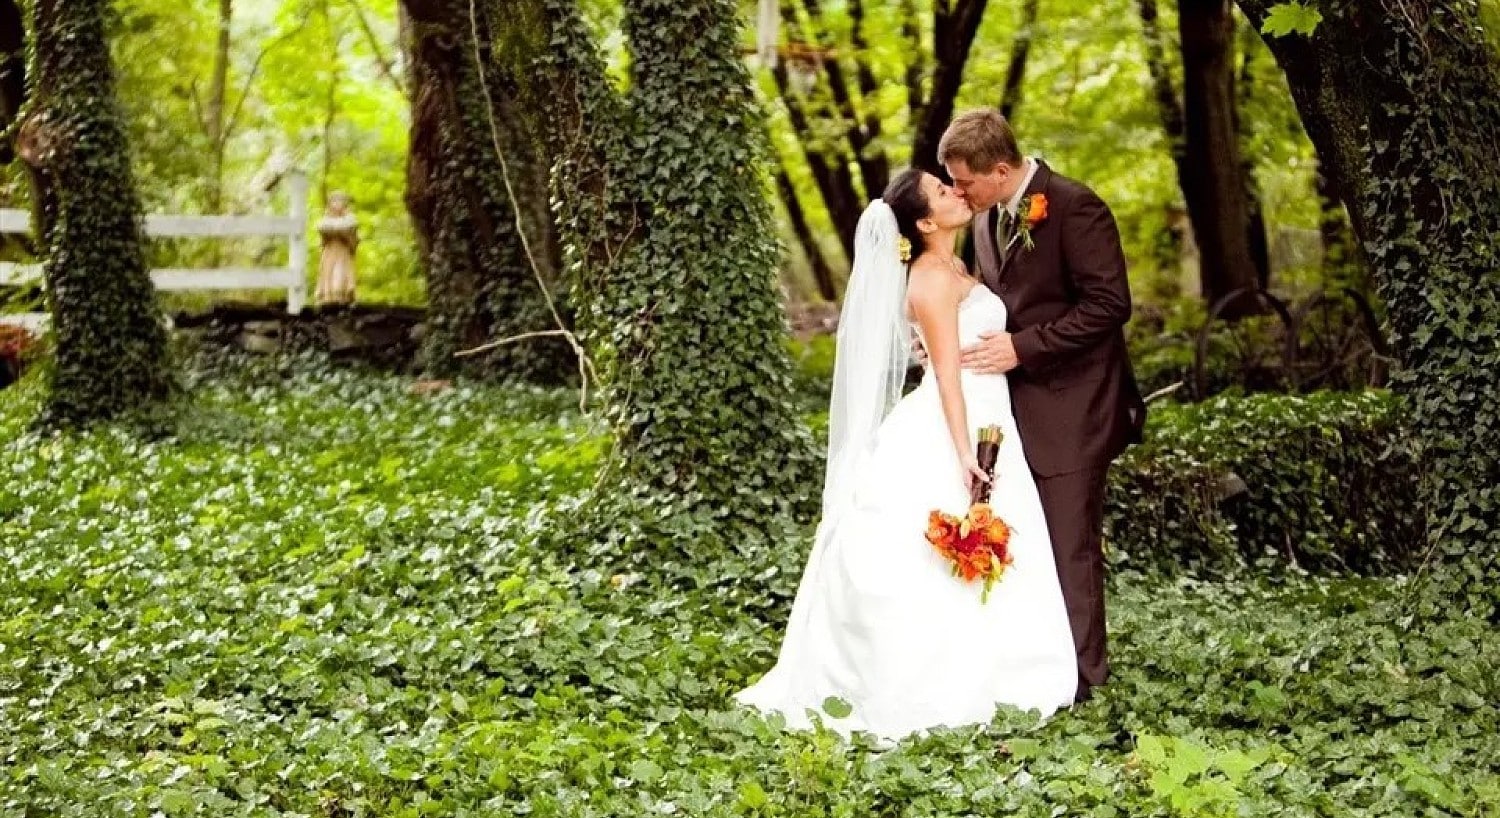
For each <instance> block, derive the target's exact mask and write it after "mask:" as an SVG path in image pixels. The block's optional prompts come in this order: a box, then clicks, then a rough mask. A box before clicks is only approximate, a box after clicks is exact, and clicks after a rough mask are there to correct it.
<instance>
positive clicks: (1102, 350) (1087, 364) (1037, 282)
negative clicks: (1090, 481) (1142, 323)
mask: <svg viewBox="0 0 1500 818" xmlns="http://www.w3.org/2000/svg"><path fill="white" fill-rule="evenodd" d="M1026 193H1027V195H1034V194H1037V193H1041V194H1043V195H1044V196H1045V197H1046V199H1047V215H1046V218H1045V219H1043V220H1042V221H1041V222H1040V223H1038V224H1036V226H1034V227H1033V228H1032V230H1031V237H1032V241H1033V243H1034V246H1033V247H1032V249H1026V248H1025V247H1024V246H1023V242H1022V240H1021V239H1019V238H1017V239H1016V240H1015V241H1014V242H1013V243H1011V244H1010V245H1009V248H1010V249H1009V251H1008V252H1006V253H1005V254H1004V255H1003V257H1002V252H1001V248H1000V247H999V246H998V245H997V244H996V239H995V237H996V235H997V232H998V231H999V229H1000V228H999V226H998V221H999V217H1000V214H1001V212H1002V211H1003V210H1004V204H1003V203H1002V204H999V205H996V206H995V207H993V208H991V209H990V210H988V211H985V212H983V213H980V214H979V216H978V218H976V219H975V220H974V254H975V258H974V261H975V262H976V263H977V264H978V267H979V272H980V275H981V277H982V278H983V280H984V283H985V285H987V286H988V287H989V288H990V289H991V290H994V291H995V293H996V294H997V295H999V296H1000V299H1001V300H1002V301H1004V302H1005V306H1006V309H1007V311H1008V312H1009V314H1010V315H1009V318H1008V326H1007V327H1006V329H1007V330H1008V331H1009V332H1010V333H1011V334H1012V336H1013V341H1014V343H1015V348H1016V353H1017V356H1018V357H1019V358H1020V361H1021V363H1020V368H1019V369H1017V370H1016V371H1014V372H1012V373H1011V377H1010V394H1011V402H1012V404H1013V407H1014V411H1015V415H1016V425H1017V426H1018V428H1019V429H1020V433H1021V439H1022V440H1023V441H1024V443H1025V451H1026V459H1027V460H1028V461H1029V462H1030V465H1031V469H1032V471H1033V472H1035V473H1036V474H1037V475H1039V476H1041V477H1051V476H1055V475H1060V474H1068V473H1071V472H1076V471H1081V470H1084V469H1092V468H1102V467H1104V466H1106V465H1108V464H1109V462H1110V461H1111V460H1113V459H1114V458H1115V457H1116V456H1117V455H1119V453H1120V452H1121V451H1122V450H1123V449H1124V448H1125V446H1126V445H1127V444H1128V443H1129V442H1132V441H1135V440H1139V439H1140V430H1141V427H1142V426H1143V425H1144V424H1145V419H1146V407H1145V404H1144V403H1143V402H1142V401H1141V394H1140V390H1139V388H1138V387H1137V386H1136V382H1135V376H1134V374H1133V372H1132V371H1131V367H1130V359H1129V357H1128V356H1127V354H1126V349H1125V333H1124V329H1123V328H1124V326H1125V322H1126V321H1127V320H1128V319H1129V318H1130V287H1129V285H1128V284H1127V282H1126V277H1125V257H1124V254H1123V252H1122V251H1121V249H1120V234H1119V230H1118V229H1117V228H1116V227H1115V220H1114V216H1113V215H1111V213H1110V211H1109V208H1108V207H1107V206H1106V205H1105V204H1104V202H1103V201H1101V200H1100V199H1099V197H1098V196H1096V195H1095V194H1094V192H1093V191H1092V190H1089V189H1088V188H1087V187H1085V186H1084V185H1082V184H1080V183H1078V182H1075V181H1073V180H1072V179H1069V178H1067V177H1065V176H1062V175H1061V174H1057V173H1054V172H1053V171H1052V169H1051V168H1049V167H1047V165H1046V164H1045V163H1043V164H1041V166H1040V167H1038V168H1037V172H1036V174H1035V175H1034V176H1033V177H1032V180H1031V183H1030V184H1029V185H1028V186H1027V188H1026ZM1064 235H1067V236H1069V240H1068V241H1066V242H1064V241H1063V240H1062V237H1063V236H1064Z"/></svg>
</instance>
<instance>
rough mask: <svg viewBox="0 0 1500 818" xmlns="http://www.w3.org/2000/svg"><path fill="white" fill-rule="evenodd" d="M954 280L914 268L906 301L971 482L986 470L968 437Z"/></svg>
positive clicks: (967, 418)
mask: <svg viewBox="0 0 1500 818" xmlns="http://www.w3.org/2000/svg"><path fill="white" fill-rule="evenodd" d="M952 282H953V278H952V276H951V275H949V274H948V273H947V272H945V271H940V270H919V269H916V268H913V269H912V272H911V282H910V284H909V285H908V288H907V300H908V302H910V304H911V308H912V312H913V313H915V315H916V317H917V324H918V325H919V326H921V328H922V337H923V338H924V339H925V341H926V344H927V355H928V360H929V364H928V365H929V366H930V367H931V368H932V371H933V373H934V374H935V375H936V377H937V385H938V396H939V398H940V399H941V401H942V404H943V417H944V418H945V419H946V420H947V421H948V434H949V436H950V437H951V438H952V440H953V448H954V451H956V452H957V453H958V462H959V463H960V464H961V465H962V467H963V471H964V472H965V479H966V481H967V482H968V483H969V484H971V485H972V483H973V481H974V479H976V477H977V478H978V479H983V474H984V473H983V472H982V471H980V470H979V465H978V462H977V461H976V459H975V455H974V443H973V441H971V440H970V439H969V415H968V409H967V407H966V406H965V405H964V392H963V385H962V383H961V382H960V380H959V373H960V372H961V369H960V367H959V364H958V361H959V347H958V305H959V301H960V299H961V296H962V294H961V293H955V292H954V291H955V289H956V287H954V286H953V283H952Z"/></svg>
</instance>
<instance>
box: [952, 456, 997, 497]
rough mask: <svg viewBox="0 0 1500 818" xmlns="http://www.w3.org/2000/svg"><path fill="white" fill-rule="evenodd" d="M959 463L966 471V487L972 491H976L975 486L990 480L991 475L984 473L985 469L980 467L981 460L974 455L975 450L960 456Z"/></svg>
mask: <svg viewBox="0 0 1500 818" xmlns="http://www.w3.org/2000/svg"><path fill="white" fill-rule="evenodd" d="M959 463H960V465H961V466H962V468H963V472H964V488H966V489H968V490H969V491H970V493H972V492H973V491H974V486H976V485H978V484H980V483H988V482H990V476H989V475H988V474H985V473H984V469H981V468H979V460H978V459H977V458H975V457H974V453H973V452H967V453H965V454H964V455H963V456H962V457H960V458H959Z"/></svg>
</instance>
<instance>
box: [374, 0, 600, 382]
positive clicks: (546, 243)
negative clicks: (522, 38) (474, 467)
mask: <svg viewBox="0 0 1500 818" xmlns="http://www.w3.org/2000/svg"><path fill="white" fill-rule="evenodd" d="M402 5H403V8H404V10H405V12H406V15H407V20H408V24H409V48H410V51H411V54H410V64H411V72H412V75H413V80H412V82H413V86H414V88H413V102H412V127H411V149H410V153H409V155H408V162H407V194H406V200H407V207H408V210H409V212H410V213H411V216H412V221H413V223H414V225H415V227H416V232H417V235H418V243H419V248H420V250H421V254H422V260H423V265H424V267H425V272H426V277H427V296H428V298H427V300H428V311H429V319H428V334H427V337H426V340H425V341H424V349H423V355H424V359H425V362H426V366H427V368H428V370H429V371H431V372H433V373H434V374H444V375H448V374H457V373H460V372H464V373H468V374H473V375H483V376H519V377H523V378H527V379H529V380H536V381H543V382H558V381H563V380H567V379H569V378H570V377H571V376H572V375H573V373H575V372H576V371H577V367H576V365H575V362H574V360H573V356H572V352H571V350H570V347H569V346H568V345H567V343H566V342H565V341H563V340H561V339H559V338H557V337H552V336H537V337H531V338H527V339H524V340H520V341H516V342H514V343H508V344H505V345H502V346H499V347H496V348H494V349H492V350H490V351H488V352H485V353H483V354H481V355H476V356H472V357H467V358H457V357H455V353H458V352H460V351H462V350H466V349H473V348H475V347H479V346H481V345H484V344H486V343H491V342H494V341H497V340H500V339H507V338H515V337H517V336H521V335H526V334H529V333H538V332H541V333H547V332H555V331H557V330H558V329H559V327H558V321H557V320H556V318H555V317H554V316H553V314H552V311H551V310H550V309H549V307H548V303H547V297H546V295H545V294H544V292H543V289H542V286H543V283H545V286H546V287H548V288H549V289H552V288H554V287H555V286H556V285H557V284H558V278H559V270H558V268H559V258H558V257H559V252H560V251H559V249H558V245H557V240H556V236H555V232H554V230H553V227H552V223H551V219H550V215H549V213H548V210H547V208H546V198H547V194H546V166H545V164H544V163H543V162H542V160H541V158H540V157H539V156H538V153H537V149H536V146H535V144H534V142H533V139H532V134H531V132H530V131H529V130H528V127H527V123H526V122H525V121H524V119H523V116H522V111H521V107H520V106H519V105H518V104H517V100H518V96H519V94H520V92H521V89H520V88H519V87H518V85H517V79H518V78H517V74H516V72H515V71H514V70H511V69H510V68H509V66H508V65H507V61H508V60H509V57H504V58H503V59H502V55H500V54H498V53H497V49H495V48H494V47H493V44H494V41H495V37H496V36H497V35H498V34H503V33H504V32H503V31H500V30H499V28H498V27H499V26H501V25H505V26H513V25H514V21H515V20H516V19H517V17H518V12H517V11H516V10H514V9H511V8H509V5H510V4H502V3H497V2H496V0H483V2H480V3H478V4H477V8H478V10H479V19H478V21H477V25H471V19H470V15H469V8H470V5H469V2H468V0H404V2H403V4H402ZM476 28H477V33H478V42H477V47H476V41H475V29H476ZM502 160H503V162H504V165H503V166H502ZM507 174H508V176H509V179H508V182H509V188H507ZM511 191H514V193H515V197H516V201H519V202H520V208H519V210H520V213H521V216H522V218H523V219H524V222H523V223H524V224H525V227H526V231H527V232H526V236H525V238H526V239H527V240H529V242H530V249H531V254H530V257H528V254H527V249H526V245H525V244H524V243H523V240H522V238H523V237H522V234H521V232H520V230H518V228H517V208H516V206H515V205H514V204H513V201H512V198H511ZM533 262H534V263H535V264H536V266H537V270H536V271H534V270H533V268H532V264H533ZM538 271H539V272H540V278H541V281H540V282H539V281H538V274H537V273H538ZM553 295H554V299H556V296H557V294H556V293H554V294H553ZM557 306H558V308H559V310H560V314H563V315H564V318H565V313H561V309H562V308H561V304H558V305H557ZM565 320H566V318H565Z"/></svg>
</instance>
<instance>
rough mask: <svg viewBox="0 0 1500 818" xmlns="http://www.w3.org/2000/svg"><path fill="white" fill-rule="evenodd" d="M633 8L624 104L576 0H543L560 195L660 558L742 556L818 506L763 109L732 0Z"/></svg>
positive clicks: (624, 458) (634, 482) (631, 477)
mask: <svg viewBox="0 0 1500 818" xmlns="http://www.w3.org/2000/svg"><path fill="white" fill-rule="evenodd" d="M624 7H625V33H626V37H627V42H628V44H629V48H630V54H631V62H630V72H631V73H630V82H629V90H628V91H627V92H626V93H625V94H624V95H621V94H619V93H618V92H616V91H615V90H614V89H613V88H612V87H611V86H610V84H609V83H608V82H607V81H606V80H605V79H604V75H603V71H602V68H601V67H600V60H599V57H598V54H597V46H596V45H595V43H594V41H593V40H592V38H591V37H590V36H589V33H588V30H587V27H586V26H584V25H583V24H582V23H581V22H580V21H579V20H578V17H577V13H576V8H573V6H572V2H571V0H546V8H547V14H548V23H549V31H548V33H547V36H546V38H545V39H544V40H543V42H545V43H547V44H549V47H548V48H546V49H542V50H541V51H540V52H539V53H538V54H537V59H538V60H539V61H540V62H541V67H540V68H539V70H538V71H537V72H535V73H536V74H537V75H542V76H546V77H548V78H549V86H548V90H547V97H548V98H549V99H552V100H555V101H556V102H557V104H556V105H555V106H554V109H553V111H552V113H553V119H554V121H555V122H556V123H558V125H559V126H560V127H559V128H558V130H557V131H555V132H554V135H553V138H552V140H551V142H550V144H551V145H552V146H553V148H552V151H551V153H552V157H553V161H554V163H555V165H556V166H557V167H558V169H559V174H558V176H557V178H556V179H554V186H553V190H554V195H555V196H556V197H557V198H558V201H559V224H560V226H561V227H562V229H563V232H564V235H565V237H566V244H567V245H568V246H569V247H570V248H571V255H570V258H571V261H572V265H573V270H574V280H575V287H574V289H575V292H576V293H577V294H578V295H577V299H576V302H577V304H578V309H579V326H580V329H581V331H582V332H583V333H584V337H585V339H586V341H587V342H588V347H589V350H590V351H591V353H592V354H593V357H594V360H595V362H596V363H597V364H598V366H599V374H600V375H601V377H602V378H603V381H604V387H605V392H604V396H605V402H606V403H605V405H606V407H607V411H606V416H607V417H608V418H609V420H610V423H611V427H612V428H613V430H614V433H615V438H614V439H615V451H614V458H613V460H612V462H613V464H614V472H613V473H614V476H613V479H612V480H611V481H610V483H609V485H610V486H611V490H610V492H611V500H612V501H614V502H619V503H624V504H626V505H627V507H631V508H635V509H637V510H638V511H643V512H644V514H637V515H635V518H636V519H640V520H644V521H646V522H649V523H650V524H652V525H655V526H659V528H658V536H655V537H653V538H652V539H653V541H655V542H658V543H660V545H661V547H663V548H666V549H669V550H672V549H680V550H685V551H687V552H688V553H690V554H691V553H694V552H696V551H697V550H698V549H701V548H703V547H705V545H704V544H705V543H706V542H712V543H713V545H712V546H711V547H714V548H721V547H723V546H724V545H726V544H727V545H730V546H732V547H744V546H745V545H746V544H749V543H753V542H757V541H764V538H765V537H766V535H767V528H766V524H767V523H768V521H770V520H772V519H784V515H785V514H787V513H797V512H803V513H805V512H809V511H811V509H812V508H813V507H814V505H815V504H814V502H813V498H812V497H811V496H810V495H809V494H807V493H806V492H804V491H800V490H799V488H798V486H799V483H798V481H802V480H807V479H809V478H810V477H811V475H812V470H813V469H814V468H815V465H816V461H815V459H814V458H813V457H812V447H811V440H810V437H809V436H808V435H807V432H806V429H805V428H804V427H803V425H802V424H801V422H800V420H799V418H798V415H797V412H796V409H795V407H794V406H793V405H792V404H791V403H790V402H789V401H788V399H787V395H788V387H789V378H790V372H791V363H790V359H789V356H788V355H787V354H786V350H785V347H784V345H783V341H784V339H785V336H786V331H787V327H786V318H785V314H784V313H783V311H782V308H781V305H780V303H779V298H778V294H777V290H776V275H775V266H776V262H777V256H778V252H777V247H776V242H775V237H774V230H773V229H772V225H771V213H770V209H769V206H768V202H767V200H766V197H765V185H766V180H765V179H764V178H762V175H761V173H760V172H759V169H760V168H761V167H762V165H761V163H762V161H763V160H764V158H765V150H764V146H763V145H762V144H761V141H760V139H761V135H762V134H763V133H764V130H763V128H762V127H761V112H760V110H759V105H758V103H757V101H756V99H755V96H754V94H753V93H752V89H751V85H750V77H749V76H748V75H747V73H746V70H745V67H744V65H743V63H742V62H741V60H740V57H739V47H738V44H739V20H738V14H737V8H736V6H735V4H734V2H732V0H625V4H624ZM690 535H691V536H690Z"/></svg>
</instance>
